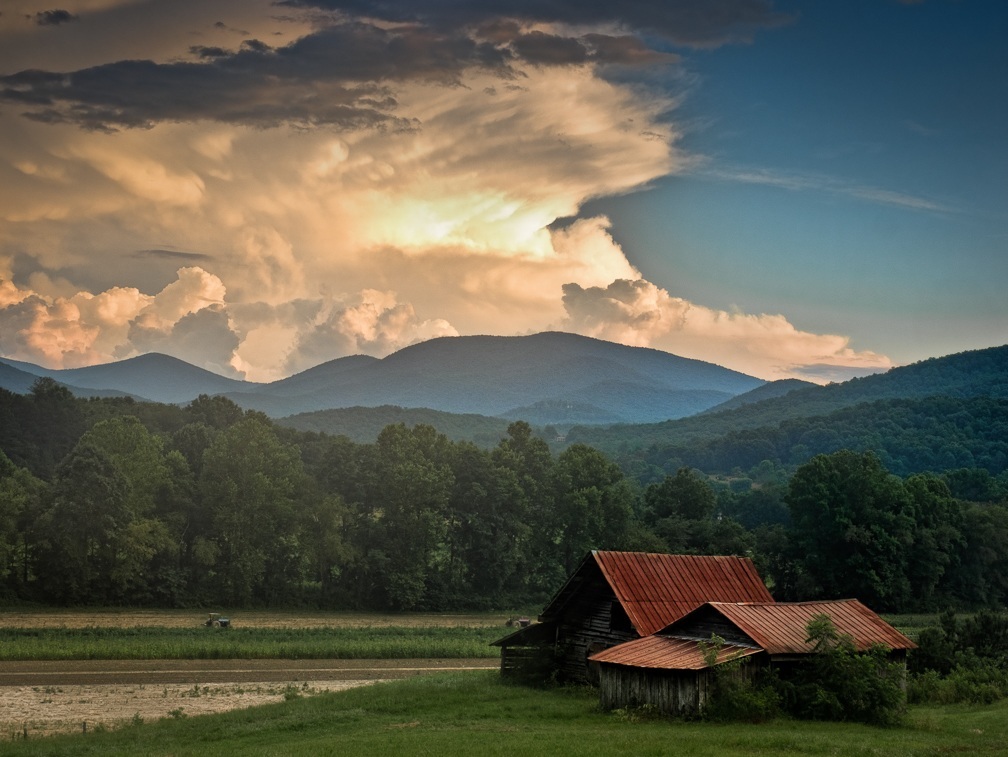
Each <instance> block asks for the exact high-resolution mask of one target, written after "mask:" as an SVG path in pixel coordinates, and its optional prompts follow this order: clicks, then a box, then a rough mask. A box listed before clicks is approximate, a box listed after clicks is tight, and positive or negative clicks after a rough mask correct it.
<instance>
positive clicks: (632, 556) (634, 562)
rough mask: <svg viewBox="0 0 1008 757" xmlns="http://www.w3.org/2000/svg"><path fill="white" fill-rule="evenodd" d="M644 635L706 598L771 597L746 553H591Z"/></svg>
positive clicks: (759, 599) (763, 599) (748, 599)
mask: <svg viewBox="0 0 1008 757" xmlns="http://www.w3.org/2000/svg"><path fill="white" fill-rule="evenodd" d="M592 556H593V557H594V558H595V562H596V563H597V564H598V567H599V569H600V570H601V571H602V575H603V576H604V577H605V579H606V581H608V582H609V585H610V586H611V587H612V589H613V591H614V592H615V593H616V598H617V599H619V601H620V603H621V604H622V605H623V609H624V610H626V614H627V615H628V616H629V617H630V620H631V622H632V623H633V624H634V628H636V629H637V633H639V634H640V635H641V636H650V635H651V634H653V633H655V632H656V631H659V630H661V629H662V628H665V627H666V626H667V625H669V624H670V623H672V622H674V621H676V620H678V619H679V618H681V617H682V616H684V615H686V614H687V613H688V612H691V611H692V610H694V609H696V608H697V607H699V606H700V605H702V604H704V603H705V602H713V601H717V602H770V603H772V602H773V597H772V596H770V592H769V591H768V590H767V587H766V586H765V585H764V584H763V579H761V578H760V576H759V573H757V572H756V566H754V565H753V562H752V560H750V559H749V558H748V557H723V556H717V557H712V556H707V555H663V554H654V553H649V552H606V551H596V552H593V553H592Z"/></svg>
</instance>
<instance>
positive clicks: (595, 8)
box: [278, 0, 789, 47]
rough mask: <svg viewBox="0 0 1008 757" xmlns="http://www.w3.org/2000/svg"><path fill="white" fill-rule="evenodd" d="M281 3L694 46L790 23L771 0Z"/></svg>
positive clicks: (432, 22)
mask: <svg viewBox="0 0 1008 757" xmlns="http://www.w3.org/2000/svg"><path fill="white" fill-rule="evenodd" d="M278 4H279V5H287V6H292V7H302V8H319V9H324V10H333V11H341V12H343V13H346V14H348V15H352V16H356V17H364V18H369V17H370V18H379V19H383V20H387V21H399V22H414V23H420V24H425V25H429V26H433V27H436V28H440V29H456V28H464V27H472V26H478V25H480V24H484V23H488V22H494V21H496V20H499V19H518V20H521V21H524V22H539V23H563V24H570V25H594V24H609V25H616V26H619V27H622V28H624V29H626V30H627V31H636V32H641V33H644V34H652V35H657V36H660V37H663V38H665V39H667V40H669V41H671V42H674V43H676V44H681V45H689V46H695V47H709V46H712V45H721V44H726V43H730V42H740V41H746V40H749V39H751V38H752V36H753V34H754V33H755V32H757V31H759V30H760V29H765V28H769V27H773V26H778V25H780V24H782V23H786V22H787V21H788V20H789V17H788V16H787V15H786V14H783V13H778V12H777V11H775V10H774V9H773V2H772V0H621V2H612V0H494V2H481V0H468V2H467V1H466V0H283V2H280V3H278Z"/></svg>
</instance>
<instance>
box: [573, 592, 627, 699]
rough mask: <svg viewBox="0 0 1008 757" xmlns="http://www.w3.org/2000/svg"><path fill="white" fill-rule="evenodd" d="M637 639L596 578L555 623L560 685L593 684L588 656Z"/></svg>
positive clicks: (612, 594)
mask: <svg viewBox="0 0 1008 757" xmlns="http://www.w3.org/2000/svg"><path fill="white" fill-rule="evenodd" d="M637 636H638V634H637V633H636V631H634V629H633V627H632V626H631V625H630V622H629V619H628V618H627V617H626V613H625V612H624V611H623V608H622V607H621V606H620V604H619V602H618V601H617V600H616V595H615V593H613V590H612V587H610V586H609V584H608V583H606V581H605V579H604V578H602V576H601V575H600V574H596V575H595V576H593V577H592V579H591V583H590V584H589V585H586V586H585V590H583V591H580V592H578V593H577V594H576V595H574V596H573V597H572V598H571V601H570V604H569V605H568V607H567V608H566V609H565V612H564V614H563V617H562V618H561V620H560V621H559V625H558V630H557V653H558V654H559V657H560V668H559V671H558V675H559V677H560V678H561V679H562V680H564V681H576V682H583V681H590V682H592V683H595V682H596V679H597V676H596V675H595V672H594V671H595V666H594V665H592V666H589V665H588V656H589V655H590V654H594V653H595V652H597V651H599V650H600V649H607V648H608V647H612V646H615V645H617V644H622V643H623V642H624V641H630V640H631V639H636V638H637Z"/></svg>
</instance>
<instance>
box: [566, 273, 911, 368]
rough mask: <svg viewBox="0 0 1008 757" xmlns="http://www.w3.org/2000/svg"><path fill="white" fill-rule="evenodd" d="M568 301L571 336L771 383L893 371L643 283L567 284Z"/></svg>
mask: <svg viewBox="0 0 1008 757" xmlns="http://www.w3.org/2000/svg"><path fill="white" fill-rule="evenodd" d="M563 301H564V307H565V308H566V310H567V321H566V322H565V326H566V327H567V328H569V329H570V330H571V331H576V332H578V333H581V334H585V335H587V336H594V337H598V338H601V339H608V340H611V341H616V342H622V343H624V344H632V345H635V346H640V347H656V348H658V349H663V350H667V351H669V352H673V353H675V354H677V355H682V356H683V357H692V358H696V359H701V360H706V361H708V362H714V363H718V364H720V365H723V366H725V367H727V368H733V369H735V370H739V371H742V372H744V373H749V374H755V375H757V376H760V377H762V378H766V379H778V378H789V377H794V376H802V377H804V378H808V379H811V380H817V381H825V380H830V379H833V378H836V377H839V376H841V375H843V376H844V377H846V378H850V377H851V376H853V375H865V374H867V373H877V372H878V371H883V370H887V369H888V368H891V367H892V362H891V361H890V360H889V359H888V358H887V357H885V356H884V355H879V354H877V353H874V352H870V351H856V350H854V349H852V348H851V346H850V341H849V340H848V339H847V338H846V337H843V336H836V335H828V334H813V333H809V332H806V331H801V330H799V329H797V328H795V326H794V325H793V324H791V323H790V322H789V321H788V320H787V319H786V318H785V317H784V316H782V315H771V314H765V313H761V314H749V313H740V312H727V311H724V310H715V309H711V308H707V307H703V306H701V305H697V304H695V303H691V302H688V301H686V300H684V299H682V298H679V297H673V296H672V295H670V294H669V293H668V291H666V290H665V289H662V288H660V287H658V286H656V285H654V284H652V283H651V282H649V281H645V280H643V279H637V280H633V281H631V280H626V279H623V280H617V281H614V282H612V283H611V284H610V285H608V286H606V287H582V286H580V285H578V284H567V285H565V286H564V295H563Z"/></svg>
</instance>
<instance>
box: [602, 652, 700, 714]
mask: <svg viewBox="0 0 1008 757" xmlns="http://www.w3.org/2000/svg"><path fill="white" fill-rule="evenodd" d="M599 672H600V675H599V705H600V706H601V707H602V709H603V710H614V709H620V708H624V707H630V708H633V707H643V706H645V705H646V706H649V707H654V708H656V709H658V710H660V711H661V712H666V713H669V714H671V715H679V716H690V715H695V714H697V713H698V712H700V711H701V710H702V709H703V707H704V705H705V704H706V703H707V700H708V699H709V698H710V695H711V692H712V691H713V688H714V672H713V671H712V670H711V669H710V668H707V669H704V670H653V669H648V668H634V667H628V666H626V665H608V664H606V663H602V664H601V665H600V671H599Z"/></svg>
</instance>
